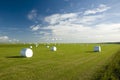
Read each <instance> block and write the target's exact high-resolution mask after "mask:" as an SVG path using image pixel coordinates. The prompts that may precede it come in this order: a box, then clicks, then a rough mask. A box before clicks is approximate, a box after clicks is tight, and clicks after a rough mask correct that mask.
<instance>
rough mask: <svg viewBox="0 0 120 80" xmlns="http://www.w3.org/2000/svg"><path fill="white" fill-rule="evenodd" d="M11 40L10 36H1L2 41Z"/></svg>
mask: <svg viewBox="0 0 120 80" xmlns="http://www.w3.org/2000/svg"><path fill="white" fill-rule="evenodd" d="M7 40H9V37H8V36H0V41H7Z"/></svg>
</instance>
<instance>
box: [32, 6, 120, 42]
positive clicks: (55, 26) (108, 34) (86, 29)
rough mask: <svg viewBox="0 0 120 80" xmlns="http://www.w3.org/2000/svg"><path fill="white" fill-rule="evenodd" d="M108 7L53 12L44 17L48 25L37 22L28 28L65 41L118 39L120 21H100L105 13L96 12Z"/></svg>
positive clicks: (42, 34)
mask: <svg viewBox="0 0 120 80" xmlns="http://www.w3.org/2000/svg"><path fill="white" fill-rule="evenodd" d="M108 9H110V7H107V6H106V5H103V4H101V5H100V6H99V7H98V8H94V9H93V10H87V11H86V12H85V13H83V14H82V13H79V12H76V13H63V14H53V15H50V16H47V17H45V18H44V21H45V22H47V23H48V25H46V26H44V27H40V25H39V24H38V25H36V26H35V25H33V26H32V27H30V28H31V29H32V31H35V32H36V31H37V32H38V31H39V32H38V33H37V34H35V35H38V36H42V39H46V38H51V39H52V38H53V37H57V38H60V39H62V41H65V42H69V41H71V42H74V41H76V42H104V41H120V23H109V24H107V23H105V22H103V21H102V20H104V18H106V15H105V14H96V13H100V12H104V11H106V10H108ZM89 14H94V15H89ZM99 21H100V22H101V23H100V22H99ZM40 29H41V30H40ZM48 30H50V31H48Z"/></svg>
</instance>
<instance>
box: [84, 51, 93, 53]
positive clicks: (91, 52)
mask: <svg viewBox="0 0 120 80" xmlns="http://www.w3.org/2000/svg"><path fill="white" fill-rule="evenodd" d="M86 53H95V52H94V51H86Z"/></svg>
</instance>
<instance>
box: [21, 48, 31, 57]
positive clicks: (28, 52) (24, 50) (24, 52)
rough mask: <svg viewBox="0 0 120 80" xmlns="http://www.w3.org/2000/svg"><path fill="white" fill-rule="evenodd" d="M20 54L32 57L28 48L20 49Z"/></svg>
mask: <svg viewBox="0 0 120 80" xmlns="http://www.w3.org/2000/svg"><path fill="white" fill-rule="evenodd" d="M20 54H21V56H23V57H32V56H33V51H32V50H31V49H30V48H24V49H22V50H21V52H20Z"/></svg>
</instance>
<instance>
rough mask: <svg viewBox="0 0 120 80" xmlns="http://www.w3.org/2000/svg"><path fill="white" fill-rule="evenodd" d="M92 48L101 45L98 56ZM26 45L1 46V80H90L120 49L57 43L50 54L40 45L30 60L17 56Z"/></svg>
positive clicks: (119, 47) (111, 45) (113, 45)
mask: <svg viewBox="0 0 120 80" xmlns="http://www.w3.org/2000/svg"><path fill="white" fill-rule="evenodd" d="M95 45H101V47H102V52H101V53H99V52H93V47H94V46H95ZM29 46H30V45H22V44H1V45H0V80H90V79H92V78H93V77H94V74H96V71H98V70H99V69H100V68H101V67H102V66H103V65H105V64H107V63H108V62H109V61H110V60H111V57H112V56H113V55H114V54H115V53H116V52H117V51H118V50H119V49H120V45H119V44H57V45H56V47H57V49H58V50H57V51H56V52H52V51H50V49H49V48H46V46H45V45H44V44H40V45H39V47H37V48H36V47H35V45H33V52H34V56H33V57H31V58H22V57H20V50H21V49H22V48H27V47H29ZM50 46H51V45H50Z"/></svg>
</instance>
